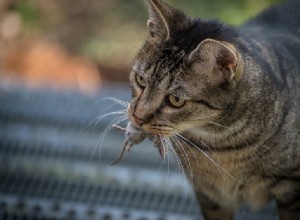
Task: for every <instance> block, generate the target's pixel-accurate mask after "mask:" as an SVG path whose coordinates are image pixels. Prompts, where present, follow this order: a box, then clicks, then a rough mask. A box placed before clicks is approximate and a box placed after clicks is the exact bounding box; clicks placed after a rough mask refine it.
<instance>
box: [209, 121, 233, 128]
mask: <svg viewBox="0 0 300 220" xmlns="http://www.w3.org/2000/svg"><path fill="white" fill-rule="evenodd" d="M208 123H211V124H214V125H217V126H219V127H221V128H227V129H230V127H228V126H225V125H222V124H220V123H218V122H215V121H208Z"/></svg>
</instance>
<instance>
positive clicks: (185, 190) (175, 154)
mask: <svg viewBox="0 0 300 220" xmlns="http://www.w3.org/2000/svg"><path fill="white" fill-rule="evenodd" d="M166 140H167V143H169V147H170V149H171V151H172V152H173V154H174V156H175V158H176V160H177V162H178V165H179V174H180V169H181V170H182V175H183V180H184V192H185V194H184V195H185V201H186V197H187V177H186V174H185V171H184V167H183V164H182V162H181V160H180V158H179V156H178V155H177V153H176V151H175V149H174V147H173V145H172V143H171V141H170V139H169V138H166Z"/></svg>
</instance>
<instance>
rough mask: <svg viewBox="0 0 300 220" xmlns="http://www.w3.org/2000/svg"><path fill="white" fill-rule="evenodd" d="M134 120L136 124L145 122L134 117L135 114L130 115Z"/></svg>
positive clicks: (140, 124)
mask: <svg viewBox="0 0 300 220" xmlns="http://www.w3.org/2000/svg"><path fill="white" fill-rule="evenodd" d="M132 118H133V120H134V122H135V123H136V124H138V125H139V126H142V125H143V124H145V122H144V121H143V120H142V119H139V118H138V117H136V116H135V115H133V116H132Z"/></svg>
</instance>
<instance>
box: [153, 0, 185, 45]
mask: <svg viewBox="0 0 300 220" xmlns="http://www.w3.org/2000/svg"><path fill="white" fill-rule="evenodd" d="M148 3H149V7H148V8H149V16H150V17H149V20H148V23H147V26H148V30H149V33H150V36H151V37H152V38H155V39H156V41H157V40H158V41H167V40H168V39H170V38H171V37H172V35H173V34H175V33H176V32H177V31H178V30H180V29H182V28H185V27H187V26H188V24H189V22H190V19H189V18H188V17H187V16H186V15H185V14H184V13H183V12H182V11H180V10H178V9H176V8H173V7H172V6H170V5H169V4H167V3H165V2H164V1H162V0H148Z"/></svg>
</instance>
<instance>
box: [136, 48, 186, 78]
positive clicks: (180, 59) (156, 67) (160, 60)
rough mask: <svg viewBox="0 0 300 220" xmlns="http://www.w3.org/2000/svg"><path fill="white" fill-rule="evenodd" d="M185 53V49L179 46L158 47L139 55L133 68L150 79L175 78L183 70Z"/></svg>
mask: <svg viewBox="0 0 300 220" xmlns="http://www.w3.org/2000/svg"><path fill="white" fill-rule="evenodd" d="M185 55H186V54H185V52H184V50H182V49H180V48H178V47H177V46H170V47H166V48H159V49H158V48H156V49H153V51H150V52H149V53H148V54H145V55H144V56H142V55H141V56H139V57H138V59H137V60H136V62H135V64H134V66H133V69H134V71H136V72H137V73H139V74H141V75H142V76H143V77H144V78H145V79H147V80H149V81H161V80H162V79H164V78H166V77H172V78H174V77H175V76H176V75H178V74H179V73H180V72H181V69H182V66H183V64H184V59H185Z"/></svg>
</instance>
